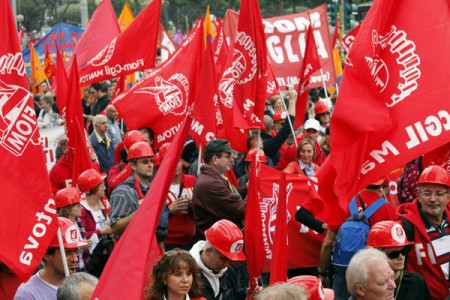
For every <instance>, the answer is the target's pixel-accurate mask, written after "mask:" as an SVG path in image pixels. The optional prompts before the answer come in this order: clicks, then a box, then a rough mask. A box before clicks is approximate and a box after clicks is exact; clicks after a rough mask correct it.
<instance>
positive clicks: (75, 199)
mask: <svg viewBox="0 0 450 300" xmlns="http://www.w3.org/2000/svg"><path fill="white" fill-rule="evenodd" d="M55 201H56V208H60V207H64V206H69V205H72V204H75V203H79V202H80V201H81V197H80V191H79V190H78V189H76V188H74V187H68V188H64V189H60V190H59V191H57V192H56V194H55Z"/></svg>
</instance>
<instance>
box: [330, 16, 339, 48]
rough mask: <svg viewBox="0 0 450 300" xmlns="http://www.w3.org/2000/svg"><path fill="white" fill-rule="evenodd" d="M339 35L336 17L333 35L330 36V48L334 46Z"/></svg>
mask: <svg viewBox="0 0 450 300" xmlns="http://www.w3.org/2000/svg"><path fill="white" fill-rule="evenodd" d="M338 35H339V18H336V23H334V32H333V37H332V38H331V48H334V47H335V46H336V41H337V38H338Z"/></svg>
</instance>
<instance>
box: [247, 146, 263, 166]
mask: <svg viewBox="0 0 450 300" xmlns="http://www.w3.org/2000/svg"><path fill="white" fill-rule="evenodd" d="M258 152H259V161H260V162H263V163H265V162H267V158H266V154H265V153H264V151H263V150H261V149H259V151H258V150H257V149H256V148H252V149H250V150H248V153H247V155H246V156H245V161H248V162H252V161H253V158H254V157H255V156H256V154H257V153H258Z"/></svg>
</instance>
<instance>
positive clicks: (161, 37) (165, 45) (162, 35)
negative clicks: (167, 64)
mask: <svg viewBox="0 0 450 300" xmlns="http://www.w3.org/2000/svg"><path fill="white" fill-rule="evenodd" d="M158 46H159V48H160V49H161V59H162V60H163V61H165V60H167V59H168V58H169V57H170V56H171V55H172V54H173V53H174V52H175V50H176V49H177V45H176V44H174V43H173V42H172V40H171V39H170V36H169V34H168V33H167V31H166V28H164V25H163V24H161V23H159V30H158Z"/></svg>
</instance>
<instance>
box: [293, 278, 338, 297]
mask: <svg viewBox="0 0 450 300" xmlns="http://www.w3.org/2000/svg"><path fill="white" fill-rule="evenodd" d="M287 283H290V284H295V285H299V286H303V287H305V288H306V289H307V290H308V292H309V297H308V300H332V299H334V291H333V290H332V289H325V288H324V287H323V286H322V282H321V281H320V279H319V278H317V277H315V276H311V275H301V276H295V277H292V278H291V279H289V280H288V281H287Z"/></svg>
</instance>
